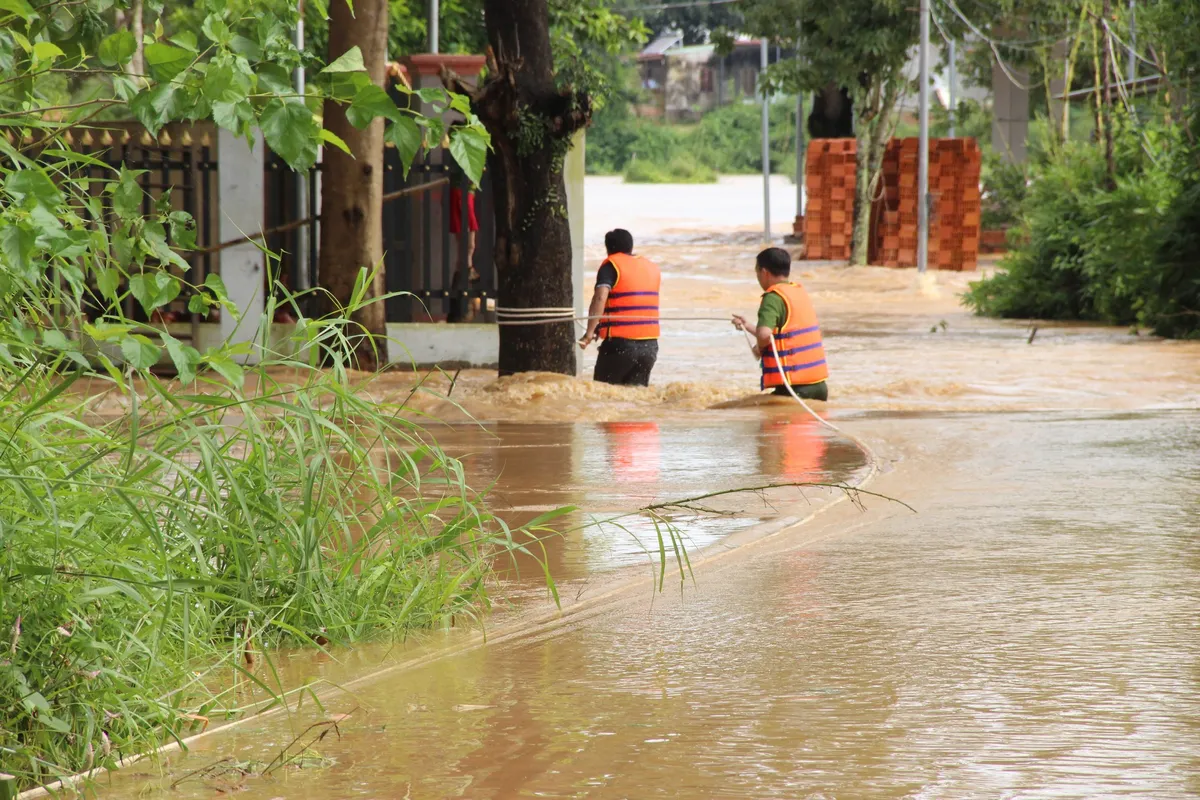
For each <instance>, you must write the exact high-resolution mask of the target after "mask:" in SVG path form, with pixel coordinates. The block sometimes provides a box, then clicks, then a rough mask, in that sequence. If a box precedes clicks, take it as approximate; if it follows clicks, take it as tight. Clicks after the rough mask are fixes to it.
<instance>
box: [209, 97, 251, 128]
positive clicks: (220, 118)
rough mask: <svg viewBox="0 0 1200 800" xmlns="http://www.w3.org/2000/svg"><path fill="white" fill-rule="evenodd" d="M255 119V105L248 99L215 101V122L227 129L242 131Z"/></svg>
mask: <svg viewBox="0 0 1200 800" xmlns="http://www.w3.org/2000/svg"><path fill="white" fill-rule="evenodd" d="M253 120H254V106H252V105H250V102H249V101H248V100H237V101H235V102H217V103H213V122H215V123H217V124H218V125H220V126H221V127H222V128H224V129H225V130H227V131H232V132H233V133H239V134H240V133H241V132H242V131H243V130H244V129H245V126H246V123H248V122H252V121H253Z"/></svg>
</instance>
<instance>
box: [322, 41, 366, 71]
mask: <svg viewBox="0 0 1200 800" xmlns="http://www.w3.org/2000/svg"><path fill="white" fill-rule="evenodd" d="M366 70H367V68H366V66H365V65H364V64H363V57H362V50H359V49H358V45H354V47H351V48H350V49H349V50H347V51H346V52H344V53H342V54H341V55H340V56H338V57H337V58H336V59H335V60H334V62H333V63H332V64H330V65H329V66H328V67H326V68H325V69H323V70H321V74H322V75H325V74H328V73H335V72H366Z"/></svg>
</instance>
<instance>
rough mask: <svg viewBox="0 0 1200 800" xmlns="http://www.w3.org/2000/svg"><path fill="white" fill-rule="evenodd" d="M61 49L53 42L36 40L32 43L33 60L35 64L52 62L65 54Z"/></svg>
mask: <svg viewBox="0 0 1200 800" xmlns="http://www.w3.org/2000/svg"><path fill="white" fill-rule="evenodd" d="M65 55H66V53H64V52H63V49H62V48H61V47H59V46H58V45H56V44H54V42H36V43H35V44H34V45H33V61H34V63H35V64H43V63H45V62H47V61H50V62H53V61H55V60H57V59H60V58H62V57H63V56H65Z"/></svg>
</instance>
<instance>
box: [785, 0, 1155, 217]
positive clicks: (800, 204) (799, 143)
mask: <svg viewBox="0 0 1200 800" xmlns="http://www.w3.org/2000/svg"><path fill="white" fill-rule="evenodd" d="M1131 2H1132V0H1131ZM803 46H804V41H803V39H802V38H801V36H800V26H799V24H797V26H796V50H797V52H796V55H795V57H796V58H800V52H799V50H800V48H801V47H803ZM805 168H806V164H805V158H804V92H803V91H799V92H797V93H796V219H797V220H799V219H800V218H801V217H803V216H804V181H805V178H806V175H805Z"/></svg>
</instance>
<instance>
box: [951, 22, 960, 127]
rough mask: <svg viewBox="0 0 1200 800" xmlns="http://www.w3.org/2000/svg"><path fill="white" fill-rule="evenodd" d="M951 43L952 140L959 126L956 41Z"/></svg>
mask: <svg viewBox="0 0 1200 800" xmlns="http://www.w3.org/2000/svg"><path fill="white" fill-rule="evenodd" d="M949 43H950V76H949V77H950V138H951V139H953V138H955V128H956V127H957V125H958V64H957V59H956V58H955V52H954V50H955V48H954V40H953V39H951V40H950V41H949Z"/></svg>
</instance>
